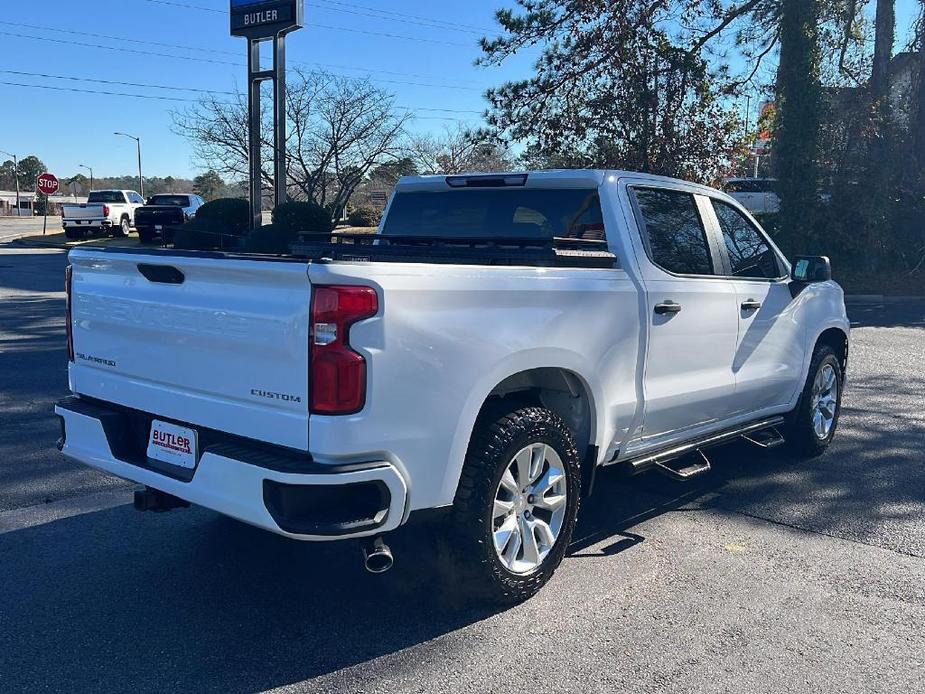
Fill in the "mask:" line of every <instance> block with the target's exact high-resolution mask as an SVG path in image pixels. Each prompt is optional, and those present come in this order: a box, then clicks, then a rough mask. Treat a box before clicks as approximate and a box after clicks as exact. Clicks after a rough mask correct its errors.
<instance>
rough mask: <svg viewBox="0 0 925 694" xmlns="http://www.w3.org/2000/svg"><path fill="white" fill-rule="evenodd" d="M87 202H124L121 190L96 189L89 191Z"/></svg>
mask: <svg viewBox="0 0 925 694" xmlns="http://www.w3.org/2000/svg"><path fill="white" fill-rule="evenodd" d="M87 202H125V195H124V194H123V193H122V191H121V190H97V191H94V192H92V193H90V195H89V197H87Z"/></svg>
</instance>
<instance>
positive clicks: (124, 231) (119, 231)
mask: <svg viewBox="0 0 925 694" xmlns="http://www.w3.org/2000/svg"><path fill="white" fill-rule="evenodd" d="M131 230H132V223H131V222H130V221H129V220H128V217H123V218H122V219H121V220H120V221H119V226H114V227H113V228H112V235H113V236H115V237H118V238H125V237H126V236H128V234H129V232H130V231H131Z"/></svg>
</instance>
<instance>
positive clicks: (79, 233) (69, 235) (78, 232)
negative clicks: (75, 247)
mask: <svg viewBox="0 0 925 694" xmlns="http://www.w3.org/2000/svg"><path fill="white" fill-rule="evenodd" d="M85 235H86V232H84V231H83V230H82V229H75V228H74V227H68V228H66V229H65V230H64V237H65V238H66V239H68V240H69V241H77V240H79V239H82V238H83V237H84V236H85Z"/></svg>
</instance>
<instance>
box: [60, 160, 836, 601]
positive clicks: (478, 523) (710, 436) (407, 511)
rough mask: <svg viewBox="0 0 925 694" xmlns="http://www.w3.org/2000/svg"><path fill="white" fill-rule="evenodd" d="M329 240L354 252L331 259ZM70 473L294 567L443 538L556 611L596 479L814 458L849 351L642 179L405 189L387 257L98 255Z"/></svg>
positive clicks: (690, 191) (77, 316)
mask: <svg viewBox="0 0 925 694" xmlns="http://www.w3.org/2000/svg"><path fill="white" fill-rule="evenodd" d="M334 241H337V242H336V243H335V242H334ZM67 288H68V297H69V301H68V307H69V308H68V311H69V313H68V317H67V326H68V345H69V348H68V351H69V355H70V363H69V378H70V387H71V390H72V391H73V393H74V396H73V397H71V398H69V399H67V400H65V401H62V402H61V403H59V404H58V405H57V407H56V409H55V411H56V412H57V414H58V415H59V416H60V417H61V422H62V432H63V434H62V438H61V440H60V442H59V446H60V449H61V450H62V451H63V452H64V454H65V455H66V456H68V457H69V458H72V459H74V460H77V461H81V462H83V463H86V464H88V465H91V466H93V467H96V468H99V469H101V470H104V471H106V472H109V473H112V474H115V475H118V476H120V477H124V478H126V479H129V480H133V481H135V482H137V483H139V484H141V485H144V486H145V488H144V490H139V491H138V492H137V495H136V505H137V507H138V508H140V509H159V510H164V509H169V508H174V507H177V506H182V505H186V504H188V503H195V504H200V505H202V506H206V507H208V508H211V509H214V510H216V511H218V512H220V513H225V514H227V515H229V516H233V517H235V518H237V519H239V520H242V521H244V522H247V523H251V524H253V525H255V526H258V527H261V528H264V529H266V530H269V531H272V532H274V533H278V534H281V535H285V536H287V537H290V538H293V539H297V540H309V541H317V540H336V539H344V538H363V539H364V548H365V557H366V559H365V561H366V566H367V568H368V569H370V570H371V571H382V570H385V569H387V568H388V567H389V566H390V565H391V561H392V557H391V553H390V551H389V549H388V547H387V545H386V542H385V540H386V539H387V534H388V533H389V532H390V531H393V530H395V529H396V528H398V527H399V526H401V525H403V524H405V523H407V522H408V521H409V520H411V519H414V518H417V517H422V516H427V517H430V518H433V517H434V515H437V516H438V517H442V519H443V526H442V527H443V528H444V530H445V532H444V535H445V537H446V539H447V542H448V548H449V551H450V555H451V556H453V557H455V561H456V562H457V566H458V568H459V570H460V572H461V574H460V575H461V576H463V577H464V578H463V579H461V580H460V581H459V585H460V586H463V587H465V588H466V589H472V590H476V591H479V592H480V593H481V594H484V595H486V596H488V597H489V598H491V599H493V600H498V601H502V602H514V601H517V600H522V599H524V598H527V597H529V596H530V595H532V594H534V593H535V592H536V591H537V590H539V589H540V587H541V586H542V585H543V584H544V583H545V582H546V581H547V580H548V579H549V577H550V576H551V575H552V573H553V571H554V570H555V569H556V567H557V566H558V565H559V563H560V562H561V561H562V558H563V556H564V554H565V552H566V548H567V547H568V544H569V540H570V538H571V536H572V531H573V529H574V527H575V522H576V519H577V516H578V509H579V505H580V501H581V498H582V496H583V495H586V494H589V493H591V491H592V490H593V486H594V478H595V473H596V472H597V470H598V469H599V468H602V467H619V468H623V469H624V470H626V471H627V472H629V473H639V472H642V471H645V470H658V471H660V472H663V473H664V474H667V475H670V476H671V477H673V478H675V479H678V480H686V479H690V478H693V477H696V476H699V475H701V474H706V473H708V471H709V469H710V464H709V459H708V455H709V450H710V447H712V446H716V445H718V444H721V443H725V442H728V441H732V440H734V439H743V438H744V439H745V440H747V441H749V442H751V443H752V444H754V445H756V446H760V447H762V448H769V447H773V446H777V445H786V447H787V448H788V449H789V450H790V451H791V452H793V453H795V454H798V455H805V456H816V455H819V454H820V453H822V452H823V451H824V450H825V449H826V447H827V446H828V445H829V444H830V443H831V442H832V439H833V437H834V436H835V431H836V428H837V425H838V417H839V410H840V405H841V395H842V391H843V386H844V378H845V369H846V366H847V360H848V335H849V333H848V331H849V324H848V319H847V317H846V315H845V306H844V300H843V299H844V297H843V293H842V290H841V288H840V287H839V286H838V285H837V284H836V283H835V282H833V281H832V279H831V269H830V267H829V264H828V261H827V259H825V258H821V257H803V258H798V259H796V261H795V262H794V264H793V265H791V264H790V263H788V262H787V260H786V259H785V258H784V257H783V255H782V254H781V252H780V251H779V250H778V249H777V247H776V246H775V245H774V243H773V242H772V241H771V239H770V238H768V236H767V235H766V234H765V232H764V231H763V230H762V229H761V227H760V226H759V225H758V224H757V223H756V221H755V220H754V218H753V217H752V216H751V215H750V214H749V213H748V212H747V211H746V210H745V209H744V208H743V207H742V206H741V205H740V204H739V203H737V202H736V201H735V200H734V199H732V198H731V197H729V196H728V195H726V194H725V193H722V192H720V191H717V190H713V189H710V188H706V187H704V186H700V185H694V184H691V183H685V182H683V181H678V180H673V179H668V178H661V177H656V176H648V175H642V174H636V173H629V172H622V171H557V172H538V173H530V174H492V175H471V176H470V175H466V176H450V177H442V176H431V177H410V178H403V179H401V181H400V182H399V184H398V186H397V189H396V191H395V194H394V196H393V198H392V200H391V202H390V204H389V207H388V209H387V211H386V213H385V217H384V219H383V221H382V224H381V226H380V229H379V232H378V234H377V235H375V236H369V235H354V236H351V235H349V234H347V235H343V234H340V235H337V236H336V238H327V237H323V236H322V237H319V236H318V235H306V236H305V237H304V240H303V242H302V243H301V244H297V245H296V246H293V248H292V254H290V255H289V256H285V257H278V256H250V255H245V254H240V253H238V254H235V253H220V252H215V251H208V252H201V253H197V252H193V251H176V252H175V251H172V250H168V249H163V250H158V249H150V250H138V249H125V248H87V247H85V248H80V249H76V250H72V251H71V253H70V267H69V269H68V279H67Z"/></svg>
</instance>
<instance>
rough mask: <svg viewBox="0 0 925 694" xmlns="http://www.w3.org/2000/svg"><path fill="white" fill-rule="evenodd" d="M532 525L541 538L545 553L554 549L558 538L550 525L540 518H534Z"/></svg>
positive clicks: (541, 545)
mask: <svg viewBox="0 0 925 694" xmlns="http://www.w3.org/2000/svg"><path fill="white" fill-rule="evenodd" d="M532 525H533V529H534V530H535V531H536V534H537V535H538V536H539V540H540V547H541V548H542V549H543V550H544V551H545V550H549V549H552V546H553V545H554V544H556V536H555V535H554V534H553V532H552V528H550V527H549V524H548V523H547V522H546V521H544V520H542V519H540V518H534V519H533V523H532Z"/></svg>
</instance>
